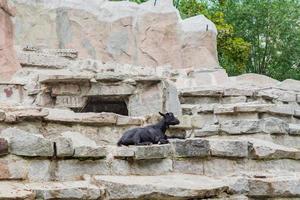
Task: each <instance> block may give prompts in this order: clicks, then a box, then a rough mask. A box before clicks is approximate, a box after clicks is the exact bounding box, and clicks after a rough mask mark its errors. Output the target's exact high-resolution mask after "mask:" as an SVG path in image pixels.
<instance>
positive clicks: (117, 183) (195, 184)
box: [93, 174, 229, 200]
mask: <svg viewBox="0 0 300 200" xmlns="http://www.w3.org/2000/svg"><path fill="white" fill-rule="evenodd" d="M93 183H95V184H103V185H104V186H105V187H107V190H108V193H109V194H110V196H109V198H110V199H112V200H113V199H161V200H168V199H203V198H210V197H216V196H219V195H221V194H223V193H227V192H228V189H229V187H228V186H227V185H226V184H225V183H224V182H223V181H221V180H219V179H214V178H209V177H205V176H198V175H187V174H175V175H174V174H173V175H162V176H94V177H93ZM116 191H117V192H116Z"/></svg>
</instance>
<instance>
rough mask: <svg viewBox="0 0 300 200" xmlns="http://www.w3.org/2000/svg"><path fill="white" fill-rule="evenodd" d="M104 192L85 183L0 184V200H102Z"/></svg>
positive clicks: (104, 195) (99, 187) (101, 188)
mask: <svg viewBox="0 0 300 200" xmlns="http://www.w3.org/2000/svg"><path fill="white" fill-rule="evenodd" d="M105 197H106V191H105V189H104V188H103V187H101V186H96V185H92V184H90V183H88V182H87V181H73V182H43V183H20V182H0V199H24V200H25V199H26V200H31V199H32V200H33V199H70V200H71V199H95V200H96V199H100V198H101V199H102V198H105Z"/></svg>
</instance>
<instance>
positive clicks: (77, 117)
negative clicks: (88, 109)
mask: <svg viewBox="0 0 300 200" xmlns="http://www.w3.org/2000/svg"><path fill="white" fill-rule="evenodd" d="M47 110H49V115H47V116H46V117H45V118H44V119H45V120H46V121H52V122H61V123H82V124H90V125H112V124H116V123H117V114H114V113H75V112H73V111H70V110H60V109H47Z"/></svg>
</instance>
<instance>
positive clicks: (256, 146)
mask: <svg viewBox="0 0 300 200" xmlns="http://www.w3.org/2000/svg"><path fill="white" fill-rule="evenodd" d="M249 142H250V148H249V151H250V153H251V156H252V157H253V158H255V159H295V160H297V159H300V150H298V149H296V148H291V147H286V146H282V145H278V144H275V143H272V142H268V141H264V140H259V139H249Z"/></svg>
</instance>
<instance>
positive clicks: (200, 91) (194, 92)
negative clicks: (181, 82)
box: [180, 87, 224, 97]
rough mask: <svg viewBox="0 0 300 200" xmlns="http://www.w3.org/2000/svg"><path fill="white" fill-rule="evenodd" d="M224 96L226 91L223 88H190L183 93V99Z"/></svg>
mask: <svg viewBox="0 0 300 200" xmlns="http://www.w3.org/2000/svg"><path fill="white" fill-rule="evenodd" d="M223 94H224V89H223V88H221V87H197V88H189V89H184V90H182V91H181V94H180V95H181V96H183V97H201V96H204V97H207V96H208V97H220V96H222V95H223Z"/></svg>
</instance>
